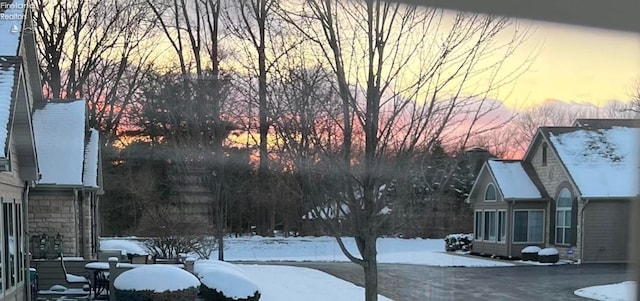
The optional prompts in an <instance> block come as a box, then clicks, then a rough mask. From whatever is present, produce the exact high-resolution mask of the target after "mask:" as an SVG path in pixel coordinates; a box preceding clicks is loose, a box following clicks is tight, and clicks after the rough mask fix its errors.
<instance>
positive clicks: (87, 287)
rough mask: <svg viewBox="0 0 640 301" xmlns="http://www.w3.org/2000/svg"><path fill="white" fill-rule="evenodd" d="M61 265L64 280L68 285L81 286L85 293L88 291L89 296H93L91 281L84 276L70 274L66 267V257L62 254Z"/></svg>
mask: <svg viewBox="0 0 640 301" xmlns="http://www.w3.org/2000/svg"><path fill="white" fill-rule="evenodd" d="M60 265H61V266H62V271H63V273H64V280H65V281H66V282H67V283H68V284H81V285H82V289H83V291H86V292H87V295H90V294H91V281H89V279H87V277H84V276H78V275H74V274H69V272H67V267H66V266H65V265H64V256H63V255H62V253H60Z"/></svg>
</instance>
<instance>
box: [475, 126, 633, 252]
mask: <svg viewBox="0 0 640 301" xmlns="http://www.w3.org/2000/svg"><path fill="white" fill-rule="evenodd" d="M639 137H640V122H638V120H630V119H578V120H576V122H575V123H574V124H573V126H571V127H541V128H539V129H538V131H537V133H536V135H535V136H534V138H533V140H532V142H531V144H530V145H529V148H528V150H527V152H526V153H525V155H524V157H523V159H522V160H517V161H515V160H489V161H487V163H485V164H484V166H483V167H482V169H481V171H480V173H479V175H478V178H477V179H476V181H475V183H474V186H473V188H472V190H471V192H470V194H469V198H468V199H467V201H468V202H471V203H472V205H473V209H474V242H473V251H474V252H477V253H481V254H487V255H495V256H504V257H520V255H521V254H520V252H521V250H522V249H523V248H525V247H527V246H538V247H541V248H546V247H553V248H556V249H558V251H560V258H564V259H573V260H579V261H581V262H627V261H628V258H629V257H628V255H627V251H628V250H627V249H628V243H627V242H628V240H629V227H630V226H629V222H630V217H629V212H630V211H631V207H630V206H631V202H632V201H633V200H635V199H636V198H637V197H638V194H639V193H640V190H639V189H638V180H640V178H639V177H638V175H639V172H640V162H639V160H638V155H639V152H638V145H639V144H638V142H639V141H638V138H639Z"/></svg>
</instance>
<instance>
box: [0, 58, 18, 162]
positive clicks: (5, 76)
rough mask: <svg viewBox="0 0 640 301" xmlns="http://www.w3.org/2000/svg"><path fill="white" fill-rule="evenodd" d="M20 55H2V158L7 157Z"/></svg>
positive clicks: (0, 65)
mask: <svg viewBox="0 0 640 301" xmlns="http://www.w3.org/2000/svg"><path fill="white" fill-rule="evenodd" d="M20 66H21V63H20V58H19V57H0V146H1V147H0V158H7V155H8V153H7V152H8V149H7V142H8V140H9V121H10V119H11V111H12V110H11V108H12V105H13V99H14V98H15V94H16V90H17V89H16V87H17V86H18V78H19V74H20Z"/></svg>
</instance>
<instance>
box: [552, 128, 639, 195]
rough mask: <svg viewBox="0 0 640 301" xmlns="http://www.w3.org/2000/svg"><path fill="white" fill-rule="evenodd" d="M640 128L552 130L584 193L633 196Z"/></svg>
mask: <svg viewBox="0 0 640 301" xmlns="http://www.w3.org/2000/svg"><path fill="white" fill-rule="evenodd" d="M639 135H640V129H638V128H630V127H616V126H614V127H611V128H608V129H577V130H574V131H570V132H561V133H554V132H553V131H550V132H549V140H550V142H551V143H552V144H553V147H554V148H555V150H556V152H557V153H558V156H559V157H560V160H561V161H562V163H563V164H564V166H565V167H566V168H567V170H568V172H569V174H570V175H571V178H572V179H573V180H574V182H575V184H576V185H577V186H578V190H580V193H581V195H582V197H634V196H636V195H638V194H639V193H640V190H639V189H638V173H639V172H640V164H639V163H640V162H639V161H638V146H639V144H638V137H639Z"/></svg>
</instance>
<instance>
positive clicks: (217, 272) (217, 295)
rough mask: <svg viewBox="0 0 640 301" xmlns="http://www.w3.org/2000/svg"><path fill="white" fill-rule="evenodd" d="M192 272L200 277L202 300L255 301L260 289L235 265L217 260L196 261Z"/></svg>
mask: <svg viewBox="0 0 640 301" xmlns="http://www.w3.org/2000/svg"><path fill="white" fill-rule="evenodd" d="M193 270H194V273H195V274H196V276H198V278H200V282H201V285H200V295H201V297H202V298H203V299H204V301H231V300H234V301H238V300H239V301H257V300H260V290H259V289H258V285H257V284H255V283H254V282H253V281H252V280H251V279H250V278H249V276H248V275H247V274H245V273H244V272H243V271H242V270H241V269H240V268H238V267H237V266H236V265H234V264H231V263H228V262H223V261H217V260H203V261H197V262H196V263H195V265H194V269H193Z"/></svg>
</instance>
